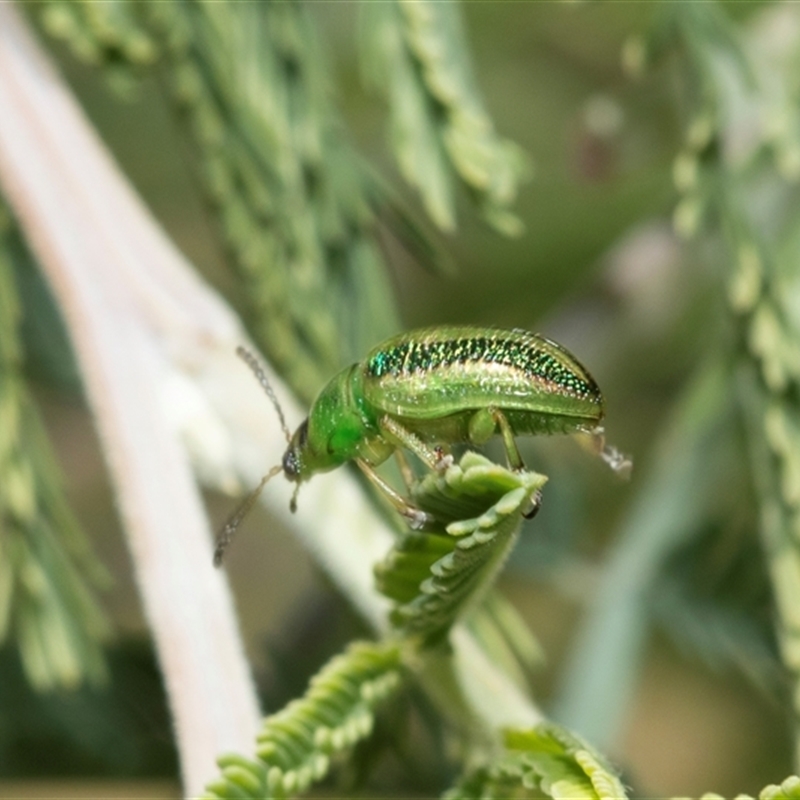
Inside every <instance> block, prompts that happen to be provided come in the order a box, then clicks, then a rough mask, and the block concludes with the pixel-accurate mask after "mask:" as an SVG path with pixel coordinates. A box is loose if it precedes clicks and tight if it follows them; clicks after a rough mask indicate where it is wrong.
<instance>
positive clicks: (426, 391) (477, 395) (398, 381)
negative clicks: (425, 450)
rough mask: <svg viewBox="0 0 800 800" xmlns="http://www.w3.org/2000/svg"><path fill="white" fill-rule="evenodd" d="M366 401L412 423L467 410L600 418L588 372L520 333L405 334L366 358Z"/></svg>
mask: <svg viewBox="0 0 800 800" xmlns="http://www.w3.org/2000/svg"><path fill="white" fill-rule="evenodd" d="M363 375H364V395H365V398H366V399H367V400H368V401H369V402H370V403H371V404H373V405H375V406H377V407H379V408H381V409H384V410H386V411H389V412H390V413H393V414H398V415H402V416H406V417H409V418H413V419H430V418H434V417H438V416H442V415H445V414H452V413H458V412H460V411H465V410H468V409H470V408H475V409H480V408H485V407H489V406H493V407H498V408H501V409H509V410H517V411H531V412H534V413H545V414H546V413H555V414H559V415H565V416H574V417H579V418H585V419H588V420H599V419H600V418H601V417H602V415H603V398H602V395H601V393H600V390H599V388H598V386H597V384H596V383H595V381H594V379H593V378H592V376H591V375H590V374H589V372H588V371H587V370H586V369H585V368H584V367H583V366H582V365H581V364H580V363H579V362H578V360H577V359H576V358H575V357H574V356H573V355H572V354H571V353H569V352H568V351H567V350H565V349H564V348H563V347H561V346H560V345H558V344H556V343H555V342H552V341H550V340H548V339H545V338H544V337H542V336H539V335H538V334H533V333H529V332H528V331H521V330H499V329H492V328H469V327H442V328H430V329H427V330H422V331H415V332H411V333H406V334H401V335H400V336H396V337H394V338H393V339H390V340H389V341H387V342H385V343H383V344H382V345H380V346H379V347H377V348H375V349H374V350H373V351H372V352H370V353H369V354H368V355H367V358H366V359H365V361H364V366H363Z"/></svg>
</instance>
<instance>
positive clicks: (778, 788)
mask: <svg viewBox="0 0 800 800" xmlns="http://www.w3.org/2000/svg"><path fill="white" fill-rule="evenodd" d="M673 800H690V798H688V797H676V798H673ZM700 800H725V798H724V797H723V796H722V795H720V794H716V793H714V792H707V793H706V794H704V795H702V796H701V797H700ZM735 800H755V798H754V797H752V796H751V795H749V794H737V795H736V798H735ZM758 800H800V778H798V777H797V776H796V775H790V776H789V777H788V778H786V780H784V781H783V782H782V783H781V784H779V785H778V784H774V783H772V784H770V785H769V786H765V787H764V788H763V789H762V790H761V791H760V792H759V793H758Z"/></svg>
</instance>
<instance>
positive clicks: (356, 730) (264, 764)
mask: <svg viewBox="0 0 800 800" xmlns="http://www.w3.org/2000/svg"><path fill="white" fill-rule="evenodd" d="M400 680H401V673H400V649H399V647H398V646H397V645H396V644H392V643H389V644H386V643H384V644H375V643H370V642H357V643H355V644H352V645H350V647H348V649H347V650H346V651H345V653H343V654H342V655H339V656H336V657H335V658H333V659H332V660H331V661H330V662H329V663H328V664H327V665H326V666H325V667H323V669H322V670H321V671H320V672H319V673H318V674H317V675H315V676H314V678H312V680H311V685H310V686H309V688H308V690H307V691H306V693H305V695H304V696H303V697H302V698H300V699H298V700H294V701H292V702H291V703H289V705H287V706H286V707H285V708H284V709H283V710H281V711H279V712H278V713H277V714H273V715H272V716H269V717H267V718H266V719H265V720H264V722H263V724H262V727H261V731H260V732H259V734H258V738H257V743H256V757H255V758H253V759H250V758H244V757H242V756H239V755H234V754H229V755H223V756H221V757H220V758H219V759H218V760H217V763H218V764H219V767H220V770H221V776H220V777H219V778H218V779H217V780H215V781H213V782H212V783H210V784H209V785H208V786H207V787H206V793H205V794H204V795H203V797H204V798H206V800H217V799H218V798H219V799H221V798H226V799H227V798H231V799H233V798H236V799H237V800H238V799H239V798H248V797H252V798H259V800H265V798H282V797H286V796H288V795H293V794H298V793H300V792H303V791H305V790H306V789H308V788H309V786H311V784H313V783H316V782H318V781H320V780H322V778H324V777H325V775H327V773H328V771H329V769H330V764H331V758H332V757H334V756H335V755H337V754H339V753H342V752H343V751H345V750H348V749H350V748H352V747H353V745H355V744H356V743H357V742H359V741H360V740H362V739H364V738H366V737H367V736H369V734H370V733H371V731H372V726H373V722H374V713H375V709H376V707H377V706H378V705H380V703H381V702H383V701H384V700H385V699H387V698H388V696H389V695H390V694H391V693H392V692H393V691H394V690H395V689H396V688H397V687H398V686H399V684H400Z"/></svg>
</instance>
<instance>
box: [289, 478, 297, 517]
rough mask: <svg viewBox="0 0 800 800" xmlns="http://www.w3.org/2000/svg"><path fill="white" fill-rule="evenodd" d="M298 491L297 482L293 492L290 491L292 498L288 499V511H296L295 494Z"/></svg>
mask: <svg viewBox="0 0 800 800" xmlns="http://www.w3.org/2000/svg"><path fill="white" fill-rule="evenodd" d="M299 493H300V484H299V483H298V484H296V485H295V487H294V492H292V499H291V500H290V501H289V511H291V512H292V514H294V513H295V511H297V495H298V494H299Z"/></svg>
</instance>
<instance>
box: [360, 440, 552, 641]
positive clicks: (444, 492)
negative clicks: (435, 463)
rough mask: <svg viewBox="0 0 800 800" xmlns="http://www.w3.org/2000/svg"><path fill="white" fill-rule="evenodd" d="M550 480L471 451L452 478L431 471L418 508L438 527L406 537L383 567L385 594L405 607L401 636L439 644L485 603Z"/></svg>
mask: <svg viewBox="0 0 800 800" xmlns="http://www.w3.org/2000/svg"><path fill="white" fill-rule="evenodd" d="M546 480H547V479H546V478H545V477H544V476H543V475H538V474H537V473H534V472H520V473H517V472H512V471H511V470H509V469H506V468H505V467H501V466H499V465H498V464H495V463H493V462H492V461H489V460H488V459H487V458H485V457H484V456H482V455H479V454H478V453H475V452H472V451H468V452H467V453H466V454H465V455H464V456H463V458H462V459H461V461H460V462H459V463H458V464H454V465H453V466H451V467H450V468H449V469H448V470H447V471H446V472H445V473H444V475H439V474H436V473H429V474H428V475H426V476H425V477H424V478H423V479H422V480H421V481H419V482H418V483H417V484H416V485H415V486H414V487H413V489H412V493H411V495H412V500H413V502H414V503H415V505H417V506H418V507H419V508H421V509H422V510H423V511H426V512H428V513H430V514H433V515H434V516H435V517H436V519H437V522H438V524H437V525H436V526H435V527H434V528H433V529H432V530H427V531H425V532H413V531H409V532H408V533H406V534H405V535H404V536H403V537H402V538H401V539H400V541H399V542H398V543H397V545H396V546H395V547H394V548H393V549H392V551H391V552H390V553H389V555H388V556H387V558H386V560H385V561H384V562H383V563H381V564H379V565H378V566H377V567H376V569H375V572H376V577H377V581H378V587H379V589H380V591H381V592H383V594H385V595H386V596H388V597H390V598H391V599H393V600H395V601H396V603H397V605H396V606H395V608H394V610H393V612H392V617H391V619H392V623H393V625H394V626H395V627H396V629H397V630H398V631H399V632H401V633H402V634H404V635H418V636H422V637H423V638H424V639H426V640H429V641H432V640H435V639H438V638H440V637H441V636H442V635H444V634H446V632H447V630H448V629H449V628H450V627H451V626H452V625H453V623H454V622H455V620H456V619H457V618H458V617H459V616H462V615H463V614H464V613H465V612H466V611H467V610H468V609H469V608H472V607H474V606H475V605H476V604H477V603H478V601H479V600H480V599H481V598H482V596H483V592H484V591H485V589H486V588H488V586H490V585H491V582H492V580H493V579H494V577H495V575H496V574H497V571H498V570H499V569H500V567H501V566H502V564H503V562H504V561H505V559H506V557H507V556H508V554H509V552H510V551H511V548H512V547H513V545H514V542H515V541H516V537H517V535H518V533H519V528H520V523H521V515H522V513H524V512H525V511H526V510H528V509H529V508H530V503H531V499H532V498H533V496H534V495H535V494H536V492H537V491H538V490H539V489H540V488H541V487H542V486H543V485H544V483H545V481H546Z"/></svg>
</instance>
